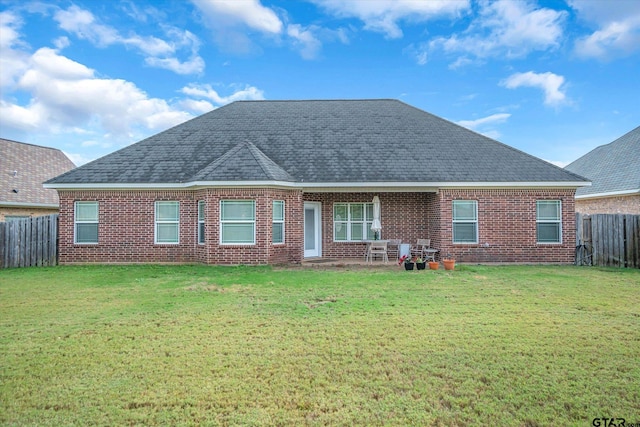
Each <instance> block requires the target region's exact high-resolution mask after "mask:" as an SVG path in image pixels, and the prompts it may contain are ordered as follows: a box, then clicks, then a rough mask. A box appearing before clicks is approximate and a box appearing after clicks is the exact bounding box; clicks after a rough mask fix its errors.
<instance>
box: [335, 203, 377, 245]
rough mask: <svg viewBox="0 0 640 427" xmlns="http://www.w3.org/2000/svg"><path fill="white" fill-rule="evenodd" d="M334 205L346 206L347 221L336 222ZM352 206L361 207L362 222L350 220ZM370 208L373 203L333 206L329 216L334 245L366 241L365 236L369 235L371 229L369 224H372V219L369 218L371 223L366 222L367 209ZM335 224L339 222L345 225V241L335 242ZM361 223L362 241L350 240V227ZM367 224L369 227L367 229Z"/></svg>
mask: <svg viewBox="0 0 640 427" xmlns="http://www.w3.org/2000/svg"><path fill="white" fill-rule="evenodd" d="M336 205H347V219H340V220H339V221H337V220H336V217H335V215H336V210H335V209H336ZM352 205H362V208H363V210H364V219H363V220H362V221H353V220H351V206H352ZM369 206H371V207H373V203H371V202H335V203H334V204H333V207H332V209H333V210H332V212H331V216H332V218H333V224H332V226H333V241H334V242H335V243H348V242H362V241H364V240H368V239H367V235H368V234H369V229H370V228H371V224H372V223H373V218H371V221H367V208H368V207H369ZM336 222H341V223H345V226H346V227H347V239H346V240H337V239H336ZM360 223H362V232H363V234H362V235H363V239H362V240H353V239H352V238H351V226H352V225H353V224H360ZM367 224H369V226H368V227H367Z"/></svg>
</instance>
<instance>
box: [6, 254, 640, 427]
mask: <svg viewBox="0 0 640 427" xmlns="http://www.w3.org/2000/svg"><path fill="white" fill-rule="evenodd" d="M596 417H607V418H612V417H615V418H624V419H625V420H626V423H627V425H628V424H629V423H635V422H640V270H624V269H599V268H588V267H571V266H566V267H553V266H491V267H489V266H465V265H462V266H457V267H456V270H455V271H453V272H447V271H443V270H438V271H429V270H426V271H421V272H417V271H412V272H406V271H403V270H400V269H397V270H395V269H370V270H367V269H362V268H354V269H346V268H343V269H339V268H338V269H334V270H328V269H327V270H324V269H312V268H292V269H286V270H278V269H272V268H269V267H207V266H153V265H146V266H74V267H54V268H30V269H15V270H4V271H2V270H0V424H2V425H9V426H12V425H17V426H23V425H52V426H64V425H78V426H85V425H103V426H115V425H309V426H314V425H349V426H351V425H367V426H371V425H374V426H375V425H402V426H404V425H446V426H457V425H505V426H518V425H519V426H548V425H575V426H590V425H596V424H594V423H593V421H592V420H593V419H594V418H596ZM602 425H604V424H602Z"/></svg>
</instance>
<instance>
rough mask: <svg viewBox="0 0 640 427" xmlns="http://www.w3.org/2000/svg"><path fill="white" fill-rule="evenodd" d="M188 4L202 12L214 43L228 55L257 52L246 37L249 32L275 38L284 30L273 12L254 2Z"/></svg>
mask: <svg viewBox="0 0 640 427" xmlns="http://www.w3.org/2000/svg"><path fill="white" fill-rule="evenodd" d="M191 2H192V3H193V4H194V5H195V6H196V7H197V8H198V9H199V10H200V12H202V16H203V18H204V21H205V23H206V24H207V26H208V27H209V28H210V29H211V30H212V31H211V32H212V35H213V38H214V41H215V43H216V44H217V45H218V46H219V47H220V48H221V49H223V50H226V51H229V52H235V53H243V54H246V53H249V52H251V51H254V50H257V49H258V48H257V46H256V45H255V44H254V43H253V42H252V40H251V38H250V35H251V33H252V31H257V32H258V33H261V34H263V35H267V36H270V37H278V36H280V34H281V33H282V30H283V28H284V24H283V23H282V21H281V20H280V18H278V16H277V15H276V13H275V12H274V11H273V10H271V9H269V8H267V7H264V6H262V4H260V2H259V1H258V0H243V1H237V0H217V1H210V0H191Z"/></svg>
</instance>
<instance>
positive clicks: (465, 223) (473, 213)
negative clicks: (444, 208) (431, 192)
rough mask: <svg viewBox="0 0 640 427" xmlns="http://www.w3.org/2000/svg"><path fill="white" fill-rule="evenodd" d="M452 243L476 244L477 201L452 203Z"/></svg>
mask: <svg viewBox="0 0 640 427" xmlns="http://www.w3.org/2000/svg"><path fill="white" fill-rule="evenodd" d="M453 243H478V202H477V201H475V200H454V201H453Z"/></svg>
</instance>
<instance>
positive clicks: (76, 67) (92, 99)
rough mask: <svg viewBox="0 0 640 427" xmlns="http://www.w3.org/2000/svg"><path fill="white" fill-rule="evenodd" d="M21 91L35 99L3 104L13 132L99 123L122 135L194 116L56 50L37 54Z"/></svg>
mask: <svg viewBox="0 0 640 427" xmlns="http://www.w3.org/2000/svg"><path fill="white" fill-rule="evenodd" d="M15 89H16V90H20V91H23V92H26V93H28V94H30V97H31V99H30V101H29V103H28V105H19V104H16V103H12V102H10V101H7V100H5V99H3V100H2V103H1V104H0V117H2V119H0V120H1V121H0V122H1V123H2V125H3V126H7V127H8V128H13V129H22V130H24V129H29V130H30V131H34V132H42V133H46V132H72V133H77V132H76V131H75V129H77V128H86V127H92V126H94V125H95V126H98V127H99V128H100V129H102V130H103V131H105V132H107V133H109V134H113V135H121V136H122V135H130V134H131V133H132V132H135V131H136V129H140V130H143V129H147V130H160V129H165V128H167V127H169V126H172V125H175V124H178V123H180V122H183V121H185V120H187V119H189V118H191V115H190V114H188V113H186V112H184V111H181V110H177V109H175V108H174V107H172V106H170V105H168V104H167V102H166V101H164V100H162V99H157V98H149V97H148V96H147V94H146V93H144V92H143V91H141V90H140V89H139V88H138V87H136V86H135V85H134V84H133V83H131V82H127V81H124V80H119V79H100V78H97V77H95V72H94V71H93V70H91V69H90V68H87V67H86V66H84V65H82V64H79V63H77V62H75V61H72V60H71V59H69V58H66V57H64V56H61V55H60V54H59V53H58V52H57V51H55V50H54V49H51V48H41V49H38V50H37V51H36V52H35V53H34V54H33V55H32V56H31V58H30V61H28V69H27V70H26V72H25V73H24V74H23V76H22V78H21V79H20V80H19V82H18V84H17V86H16V87H15ZM97 100H99V102H96V101H97ZM143 132H145V131H144V130H143Z"/></svg>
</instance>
